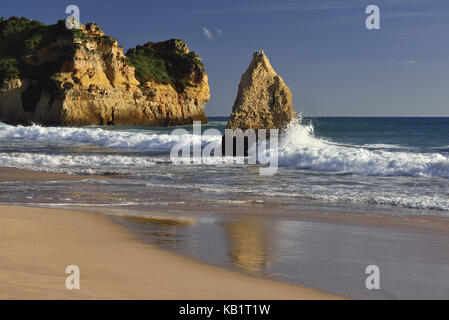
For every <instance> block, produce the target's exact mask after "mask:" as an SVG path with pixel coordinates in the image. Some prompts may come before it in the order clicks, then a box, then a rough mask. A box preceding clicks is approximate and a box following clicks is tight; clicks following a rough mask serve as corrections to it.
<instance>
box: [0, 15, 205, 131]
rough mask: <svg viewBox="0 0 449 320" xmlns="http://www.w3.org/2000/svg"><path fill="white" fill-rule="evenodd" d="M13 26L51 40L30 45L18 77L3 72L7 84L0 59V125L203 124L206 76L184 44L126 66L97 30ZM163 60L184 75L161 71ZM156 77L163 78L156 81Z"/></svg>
mask: <svg viewBox="0 0 449 320" xmlns="http://www.w3.org/2000/svg"><path fill="white" fill-rule="evenodd" d="M27 21H28V22H27ZM9 22H10V21H9V20H8V21H6V22H5V21H2V23H9ZM14 23H20V25H25V26H28V25H27V23H29V24H30V27H29V28H31V29H30V30H28V29H26V30H27V32H30V33H31V34H33V32H35V33H36V32H41V33H43V35H44V36H45V37H47V38H48V39H47V38H45V37H44V39H47V40H46V41H45V42H42V43H39V44H37V45H34V44H33V45H34V47H33V46H32V45H30V48H27V50H28V52H26V54H24V55H20V56H18V55H16V56H15V59H16V62H15V65H17V66H19V67H20V68H19V69H20V70H18V72H14V70H12V71H9V69H8V68H6V70H7V71H8V72H10V73H11V75H12V76H10V75H8V74H6V75H5V72H6V71H5V72H3V71H2V69H1V68H2V61H1V58H2V57H1V51H0V75H3V79H0V121H3V122H6V123H11V124H29V123H31V122H33V123H40V124H44V125H108V124H110V125H112V124H114V125H121V124H123V125H139V126H169V125H184V124H190V123H192V122H193V121H195V120H200V121H202V122H203V123H207V118H206V115H205V113H204V107H205V104H206V102H207V101H208V100H209V98H210V94H209V85H208V78H207V74H206V72H205V71H204V67H203V65H202V63H201V59H200V58H199V57H198V56H197V55H196V54H195V53H193V52H190V51H189V49H188V47H187V45H186V44H185V42H183V41H182V40H178V39H173V40H169V41H165V42H161V43H149V44H147V45H145V46H143V47H138V48H141V49H142V48H143V49H142V50H144V49H145V50H146V49H148V50H149V52H151V55H141V54H140V52H139V54H135V52H134V55H133V59H130V58H128V57H127V56H125V54H124V53H123V48H122V47H120V46H118V44H117V41H116V40H115V39H113V38H110V37H107V36H105V35H104V33H103V31H102V30H101V29H100V27H99V26H98V25H96V24H88V25H86V26H81V29H80V30H76V31H73V32H72V31H69V30H67V29H65V23H64V21H62V22H59V23H58V24H57V25H54V26H45V25H43V24H39V25H37V26H36V25H35V24H36V22H30V20H27V19H25V20H23V21H22V20H21V19H19V21H18V22H14ZM33 28H40V29H36V31H35V29H33ZM45 28H49V29H48V30H47V29H45ZM50 28H52V29H50ZM10 29H11V28H10ZM5 30H8V29H6V28H5ZM42 30H43V31H42ZM0 31H2V29H1V28H0ZM6 41H9V42H11V41H10V38H7V36H6V35H4V34H3V35H2V34H0V44H1V43H2V42H6ZM23 51H24V50H23V48H20V50H17V52H23ZM142 52H144V51H142ZM14 53H15V52H13V51H11V52H7V54H8V55H12V54H14ZM5 54H6V53H5ZM166 57H169V58H170V59H172V60H173V59H175V61H176V62H178V63H179V65H181V66H183V68H181V70H180V71H179V72H178V71H176V73H173V72H174V71H173V70H168V69H166V68H165V63H166V61H165V60H164V59H165V58H166ZM154 59H157V61H156V60H154ZM176 59H177V60H176ZM155 61H156V62H155ZM7 62H8V61H7ZM171 62H172V61H171V60H170V63H171ZM167 64H169V63H167ZM12 65H14V64H12ZM7 67H9V66H8V65H7ZM158 68H159V69H158ZM137 71H139V72H137ZM15 73H16V75H14V74H15ZM47 73H48V74H47ZM160 75H162V76H163V78H158V77H157V76H160ZM160 79H162V80H160ZM139 80H140V81H139Z"/></svg>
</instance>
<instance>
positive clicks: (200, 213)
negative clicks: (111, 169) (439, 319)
mask: <svg viewBox="0 0 449 320" xmlns="http://www.w3.org/2000/svg"><path fill="white" fill-rule="evenodd" d="M3 172H6V173H7V175H3V174H2V173H3ZM2 177H3V179H4V180H7V181H16V182H17V183H19V184H20V183H22V182H23V183H30V184H29V185H30V187H33V186H34V182H36V183H38V182H46V181H50V182H51V181H64V180H67V181H68V182H70V181H72V182H73V183H74V184H73V186H75V189H74V192H76V190H78V188H79V187H80V186H82V185H83V184H79V182H81V183H82V181H83V180H84V179H90V178H93V179H100V180H105V181H106V180H107V179H111V178H112V179H114V178H121V177H120V176H118V177H116V176H90V175H89V176H86V175H67V174H52V173H48V174H47V173H45V172H34V171H27V170H21V169H12V168H0V182H2V181H3V180H2ZM105 181H104V182H105ZM110 181H111V180H110ZM100 182H101V181H100ZM7 185H8V182H6V184H5V186H7ZM13 185H14V184H13ZM13 196H14V193H12V196H11V197H13ZM5 199H6V200H8V201H4V202H3V203H1V204H0V219H2V220H0V221H1V222H2V223H1V225H0V241H1V242H0V243H1V244H2V245H0V254H1V256H2V257H5V259H6V258H7V259H9V260H10V261H11V260H12V261H17V264H16V267H15V268H9V269H8V268H7V267H8V266H7V265H6V264H5V262H3V264H2V262H0V284H2V280H4V281H7V280H8V279H9V280H11V279H19V280H20V279H21V277H25V280H22V282H20V281H19V282H17V283H15V284H14V283H10V286H9V289H8V290H9V292H8V295H9V296H8V297H7V298H8V299H14V298H17V299H19V298H20V295H15V296H14V292H20V293H21V295H22V296H24V297H34V298H38V299H41V298H42V299H52V298H53V299H194V300H197V299H234V300H235V299H238V300H240V299H255V300H256V299H335V298H343V297H352V298H356V299H358V298H362V299H365V298H367V299H371V298H376V299H385V298H387V297H414V296H413V295H410V294H409V292H414V291H413V290H416V289H417V288H418V286H420V284H419V283H420V282H422V281H424V283H426V285H427V286H428V288H427V289H425V290H421V291H419V292H424V293H425V294H426V295H428V296H429V297H430V296H435V297H437V298H441V297H442V296H444V293H441V291H442V290H446V289H445V288H443V285H441V284H440V280H441V279H442V278H444V277H443V276H442V274H441V270H446V269H447V268H448V265H447V261H446V254H445V251H444V250H441V248H444V247H447V244H448V243H449V219H447V218H446V217H436V216H431V215H413V214H411V215H405V214H404V215H395V214H393V213H391V214H385V213H379V211H376V210H374V209H373V210H369V209H367V210H365V211H363V210H352V211H351V210H349V211H348V212H346V211H342V210H340V211H335V212H334V211H332V210H329V211H327V210H307V209H304V210H297V211H294V212H287V211H283V210H276V207H275V204H273V203H265V204H263V205H258V204H256V205H227V206H223V207H220V208H219V210H217V206H209V205H208V204H207V203H205V204H204V205H200V206H197V205H195V206H193V207H189V208H188V210H187V208H186V210H185V211H184V210H183V208H182V206H179V205H174V206H170V209H169V208H167V207H166V206H157V205H155V206H152V207H149V208H145V209H144V210H139V209H133V208H132V207H129V208H128V207H124V208H120V207H116V206H114V205H113V204H111V205H110V206H106V207H99V208H98V207H95V206H93V207H89V206H86V207H83V206H78V207H77V206H76V204H72V205H71V204H67V205H64V206H61V207H59V208H58V207H52V206H51V203H49V204H48V205H45V204H44V203H42V205H39V204H36V203H29V204H27V203H20V202H16V203H9V200H10V199H14V198H5ZM3 211H5V212H6V211H10V213H9V214H6V213H3ZM11 212H14V214H13V213H11ZM24 212H26V213H24ZM273 212H277V213H276V214H272V213H273ZM292 213H293V214H292ZM29 217H33V218H32V219H29ZM63 217H65V218H63ZM12 218H15V221H13V222H12V223H11V224H9V226H8V224H6V225H5V223H3V222H5V221H6V222H8V220H9V221H11V219H12ZM124 218H126V219H124ZM210 219H212V220H213V223H211V220H210ZM31 222H32V225H31V226H29V224H30V223H31ZM27 225H28V226H27ZM11 230H13V231H14V232H15V233H11ZM30 230H31V231H32V232H31V234H30ZM64 230H65V232H64ZM67 230H68V231H67ZM73 230H75V232H73ZM7 232H10V233H9V239H7V238H5V237H4V236H3V237H2V235H3V234H5V235H7ZM67 234H69V235H70V239H71V238H74V239H75V240H74V241H76V245H73V244H70V245H69V244H67V242H64V241H66V239H64V237H65V236H66V235H67ZM52 236H53V237H54V239H53V241H49V239H48V237H52ZM61 239H62V240H63V241H61ZM104 239H107V241H110V240H111V241H112V242H111V243H112V246H113V247H114V246H115V247H120V248H125V247H126V249H121V250H119V251H113V250H112V251H111V248H110V246H108V245H107V244H105V243H104ZM6 240H8V241H11V240H13V241H12V242H7V241H6ZM36 242H37V243H38V244H41V243H44V244H45V250H42V249H41V248H38V249H37V250H36V253H35V252H34V251H35V250H34V247H33V246H31V248H33V250H29V248H28V249H27V247H26V246H23V244H24V243H29V244H31V245H32V244H34V243H36ZM99 243H100V244H101V245H100V244H99ZM19 244H22V247H20V246H18V245H19ZM92 244H93V246H92ZM14 246H16V247H17V248H19V249H20V250H21V252H22V253H23V254H16V253H15V252H14V249H11V248H14ZM61 246H63V247H66V248H75V250H74V251H75V252H76V253H77V255H76V257H77V259H78V261H80V260H81V261H82V263H83V265H84V266H85V265H86V264H88V265H90V266H91V267H92V268H93V269H94V270H96V275H95V276H92V277H91V278H90V279H89V282H90V283H92V284H93V283H95V285H90V288H100V289H99V290H97V291H95V290H93V291H92V290H91V291H89V292H88V293H86V292H69V293H67V292H66V290H65V288H61V287H60V286H61V285H63V286H64V284H65V281H63V280H64V279H65V277H66V275H65V274H64V271H65V267H67V265H71V264H75V265H76V263H75V262H73V261H71V262H68V263H66V265H65V266H62V265H61V262H60V261H55V260H53V259H54V257H53V256H52V255H48V254H47V256H45V254H46V253H47V251H48V250H53V252H56V253H55V254H54V256H58V257H59V256H62V257H69V258H70V255H68V254H67V253H64V249H63V248H61ZM137 247H138V248H139V249H137ZM342 248H344V251H341V249H342ZM31 252H32V253H31ZM42 252H43V253H44V257H45V259H46V260H47V261H50V262H51V263H50V264H52V265H53V269H51V268H49V267H48V266H46V268H47V269H48V270H47V271H46V272H47V273H48V272H49V271H51V273H52V275H51V276H49V277H48V278H49V279H51V281H53V283H54V282H55V281H58V286H59V287H58V288H57V293H54V294H53V295H52V294H48V290H49V288H47V287H46V285H44V284H45V283H43V282H42V279H41V278H42V277H37V278H36V279H37V280H36V279H33V278H30V277H33V275H35V271H33V269H34V268H35V267H36V268H39V265H40V264H42V262H41V261H42V257H41V256H40V255H41V254H42ZM93 252H96V253H95V254H94V253H93ZM121 252H126V259H124V260H125V262H123V261H119V260H120V258H123V257H122V256H123V255H122V254H121ZM130 252H133V253H130ZM337 253H338V254H337ZM31 254H37V255H36V256H33V257H34V258H33V259H30V257H29V256H28V255H31ZM128 255H131V256H128ZM93 256H95V259H93V258H92V257H93ZM103 257H104V259H105V260H106V261H114V263H113V264H111V263H109V262H106V263H107V266H104V265H100V262H101V261H102V258H103ZM153 257H154V259H156V260H157V263H158V265H159V266H161V267H160V269H161V270H154V268H155V267H156V268H157V266H152V264H154V263H155V262H154V261H152V258H153ZM285 257H287V259H286V260H284V258H285ZM424 257H425V259H426V261H428V262H427V263H426V268H427V272H430V274H433V276H432V277H431V278H429V279H427V278H426V277H424V276H423V275H422V274H421V272H420V270H421V267H422V266H421V262H420V259H423V258H424ZM69 258H67V260H70V259H69ZM128 258H131V261H133V262H132V264H131V266H130V265H127V264H126V262H127V261H128V260H129V259H128ZM27 259H28V260H27ZM86 259H87V260H88V261H87V262H86ZM279 259H280V260H279ZM117 261H119V263H118V264H117ZM373 261H374V262H376V263H378V264H379V265H381V266H382V269H383V270H386V272H387V273H386V274H384V277H383V279H384V282H383V283H384V284H385V288H382V289H383V290H381V291H380V292H378V293H372V292H371V293H368V292H366V291H365V290H366V289H365V288H364V285H363V284H364V281H365V280H364V277H365V276H364V271H363V270H365V269H364V268H365V267H366V266H367V265H368V264H371V263H373ZM445 261H446V262H445ZM323 262H324V263H323ZM55 263H59V267H58V270H56V269H55V268H54V264H55ZM279 263H280V264H279ZM398 263H399V264H400V265H402V268H406V269H407V270H411V271H412V273H410V274H404V273H402V272H398V270H399V269H398ZM112 265H113V266H112ZM139 265H142V266H141V267H139V269H138V270H136V269H135V266H139ZM22 266H24V267H22ZM144 266H145V267H144ZM173 266H175V268H173ZM176 266H180V268H181V269H182V271H181V272H182V273H181V274H178V271H177V270H176ZM80 268H81V269H83V267H81V266H80ZM16 269H18V270H21V269H24V273H25V274H20V273H17V272H16ZM100 270H101V271H100ZM162 270H164V271H162ZM165 271H166V273H164V272H165ZM56 273H57V274H58V275H57V276H55V274H56ZM186 273H188V274H191V275H193V277H194V278H195V279H197V280H198V281H197V282H195V281H191V280H189V279H188V278H189V276H187V277H186V276H185V275H186ZM5 274H6V275H7V276H5ZM103 274H104V275H103ZM130 274H131V275H130ZM424 274H425V273H424ZM151 275H157V276H155V277H154V278H156V279H157V281H156V283H152V282H151V281H152V277H151ZM183 275H184V278H186V279H184V278H183ZM27 277H28V278H27ZM105 277H106V278H110V279H121V280H120V281H119V282H118V283H115V282H113V283H111V281H109V280H108V279H105ZM137 277H139V279H145V281H141V280H139V279H137ZM61 279H62V280H61ZM164 279H169V280H168V281H169V282H170V283H169V284H166V283H164ZM221 279H226V281H225V283H222V282H221ZM340 279H347V280H346V281H345V284H344V285H343V284H342V283H341V282H340ZM387 279H388V281H386V280H387ZM44 280H45V277H44ZM36 281H40V284H39V285H37V288H38V287H39V286H42V287H43V288H44V289H45V290H46V291H45V292H46V294H45V295H44V296H42V295H39V294H38V293H37V291H36V290H37V289H36V286H35V287H33V286H30V283H33V282H36ZM61 281H62V282H61ZM23 282H25V286H24V288H23V290H22V291H20V287H21V286H23ZM174 282H176V283H174ZM209 282H210V283H217V285H214V286H215V288H220V291H219V292H217V291H216V289H215V291H214V290H212V289H211V288H209V287H207V283H209ZM4 283H6V282H4ZM128 283H132V285H129V284H128ZM401 283H411V284H410V285H411V287H410V288H406V287H404V286H403V285H401ZM144 284H145V285H144ZM241 284H243V287H242V285H241ZM387 284H388V285H387ZM47 285H48V283H47ZM177 285H178V286H180V287H181V288H183V289H182V290H178V289H176V288H177ZM362 285H363V287H362ZM397 285H398V286H399V288H398V287H397ZM134 286H136V289H133V287H134ZM167 286H169V287H170V289H167ZM284 286H285V287H284ZM153 287H155V288H153ZM189 287H190V288H191V287H195V290H191V291H189V289H188V288H189ZM14 288H19V291H17V289H14ZM105 288H108V289H105ZM149 288H153V289H154V290H156V291H154V290H153V291H152V290H151V289H149ZM197 288H200V290H199V291H197V290H196V289H197ZM255 288H257V290H256V289H255ZM263 288H270V290H269V291H264V290H265V289H263ZM309 288H315V289H309ZM50 289H51V290H53V289H52V288H50ZM33 290H34V291H33ZM124 290H125V291H126V293H124ZM298 290H299V291H298ZM304 290H306V291H304ZM309 290H311V291H309ZM319 290H321V291H319ZM351 290H353V291H351ZM426 290H427V291H426ZM432 290H433V291H432ZM448 290H449V289H448ZM30 291H31V292H33V295H24V293H27V292H30ZM67 291H68V290H67ZM81 291H83V290H81ZM181 291H182V292H183V293H185V295H182V294H180V293H179V292H181ZM160 292H162V293H161V294H158V293H160ZM272 292H273V293H275V295H274V294H272ZM325 292H328V293H325ZM448 292H449V291H448ZM434 293H435V295H434ZM334 294H335V295H334ZM426 295H417V297H423V296H426ZM0 298H2V296H1V294H0ZM20 299H22V298H20Z"/></svg>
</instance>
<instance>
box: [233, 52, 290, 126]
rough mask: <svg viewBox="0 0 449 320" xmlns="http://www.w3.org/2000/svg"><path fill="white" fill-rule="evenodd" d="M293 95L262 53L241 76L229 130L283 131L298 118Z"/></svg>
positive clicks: (256, 53)
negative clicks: (293, 104)
mask: <svg viewBox="0 0 449 320" xmlns="http://www.w3.org/2000/svg"><path fill="white" fill-rule="evenodd" d="M296 117H297V116H296V112H295V110H294V109H293V107H292V94H291V92H290V89H289V88H288V87H287V85H286V84H285V83H284V81H283V80H282V78H281V77H280V76H278V75H277V74H276V72H275V71H274V69H273V67H272V66H271V64H270V61H268V58H267V56H266V55H265V54H264V52H263V51H256V52H254V55H253V60H252V61H251V64H250V65H249V67H248V69H247V70H246V72H245V73H244V74H243V75H242V79H241V81H240V84H239V89H238V93H237V98H236V99H235V103H234V106H233V108H232V114H231V117H230V118H229V122H228V126H227V128H228V129H242V130H246V129H255V130H257V129H267V130H270V129H282V128H284V127H285V126H286V125H287V124H288V123H289V122H290V121H291V120H292V119H294V118H296Z"/></svg>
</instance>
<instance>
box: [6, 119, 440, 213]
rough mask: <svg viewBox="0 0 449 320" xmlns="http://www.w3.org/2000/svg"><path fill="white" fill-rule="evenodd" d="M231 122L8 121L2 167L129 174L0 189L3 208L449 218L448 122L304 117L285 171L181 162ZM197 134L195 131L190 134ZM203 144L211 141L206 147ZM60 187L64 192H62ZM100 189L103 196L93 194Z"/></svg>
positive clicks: (282, 155)
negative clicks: (180, 152) (177, 127)
mask: <svg viewBox="0 0 449 320" xmlns="http://www.w3.org/2000/svg"><path fill="white" fill-rule="evenodd" d="M226 121H227V119H226V118H213V117H212V118H211V119H210V123H209V124H208V125H205V126H203V128H202V129H203V131H204V130H207V129H211V128H213V129H217V130H219V131H220V133H218V131H217V134H216V135H212V136H210V135H209V136H202V137H200V136H198V135H192V134H191V133H190V134H187V135H185V136H174V135H171V132H172V130H173V129H174V128H135V127H114V126H105V127H98V126H97V127H96V126H94V127H81V128H57V127H41V126H38V125H33V126H26V127H25V126H9V125H6V124H0V166H4V167H16V168H22V169H28V170H38V171H47V172H59V173H70V174H107V175H111V174H125V175H128V177H127V178H126V179H117V180H113V181H109V182H108V183H107V184H105V183H103V182H100V181H98V180H91V179H86V180H84V181H82V182H80V184H82V186H83V187H82V189H84V190H86V194H73V193H72V192H71V184H68V185H66V184H64V183H58V182H54V183H53V184H48V183H47V184H43V185H42V187H41V188H38V189H35V188H32V189H30V188H28V187H27V185H26V184H17V185H15V186H14V188H11V186H10V185H9V184H0V202H2V203H8V202H10V199H16V201H17V202H20V203H28V204H33V205H36V204H37V205H41V204H51V205H54V206H64V205H69V206H70V205H77V206H98V207H117V206H122V207H128V206H132V207H133V208H136V207H137V208H145V207H146V206H152V205H155V204H160V205H167V206H170V205H172V204H181V205H182V204H187V205H192V204H201V203H204V202H207V203H214V204H215V205H217V204H219V203H231V204H232V203H235V204H243V203H248V204H251V203H256V204H257V203H276V204H279V205H281V206H286V207H288V208H293V209H294V208H295V207H304V206H306V207H307V208H311V209H313V208H315V207H317V208H319V209H320V210H321V209H323V208H325V209H327V210H333V211H335V210H337V211H338V210H340V209H341V210H343V211H347V210H349V209H348V206H349V208H352V209H351V210H355V209H356V208H358V210H359V211H360V210H361V211H363V210H365V208H366V207H368V208H369V210H380V211H382V212H383V213H386V214H405V215H407V214H422V215H436V216H448V215H449V188H448V187H449V118H349V117H348V118H328V117H318V118H304V119H302V121H301V124H297V125H292V126H290V127H289V128H288V129H287V130H286V132H285V133H284V134H283V135H282V136H281V138H280V141H279V160H278V161H279V169H278V172H277V174H275V175H273V176H260V175H259V171H258V170H257V167H258V166H257V165H236V164H232V163H231V161H229V159H228V161H225V162H224V163H223V161H218V160H215V162H214V161H212V164H173V163H171V161H170V150H171V148H172V147H173V146H174V145H175V144H189V139H192V140H195V141H202V143H203V146H204V145H206V144H211V143H215V144H219V143H220V141H221V134H222V133H223V132H224V129H225V126H226ZM182 128H184V129H186V130H190V132H191V131H192V128H191V126H185V127H182ZM201 139H202V140H201ZM54 184H56V185H57V187H55V185H54ZM92 190H95V192H97V193H100V194H107V197H104V198H102V197H101V196H100V195H96V196H91V194H92V192H91V191H92Z"/></svg>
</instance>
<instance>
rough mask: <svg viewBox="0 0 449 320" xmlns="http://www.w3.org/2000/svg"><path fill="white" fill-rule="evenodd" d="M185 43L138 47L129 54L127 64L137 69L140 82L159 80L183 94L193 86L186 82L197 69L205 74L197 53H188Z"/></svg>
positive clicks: (176, 41) (164, 43)
mask: <svg viewBox="0 0 449 320" xmlns="http://www.w3.org/2000/svg"><path fill="white" fill-rule="evenodd" d="M184 47H186V45H185V42H184V41H182V40H179V39H172V40H168V41H164V42H158V43H151V42H150V43H148V44H146V45H144V46H137V47H136V48H134V49H130V50H128V52H127V53H126V57H127V62H128V63H129V64H130V65H132V66H134V68H135V70H136V71H135V73H136V78H137V80H138V81H139V82H140V83H145V82H148V81H156V82H157V83H162V84H171V85H173V86H174V87H175V88H176V90H178V91H184V89H185V87H186V86H189V85H190V86H191V85H194V84H191V83H189V82H188V81H187V80H185V79H186V77H187V76H188V75H190V74H191V73H192V72H193V71H194V70H195V69H197V70H199V71H201V72H204V66H203V63H202V62H201V60H200V59H199V58H198V56H197V55H196V54H195V53H194V52H192V51H191V52H189V53H185V52H184V51H183V48H184Z"/></svg>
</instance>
